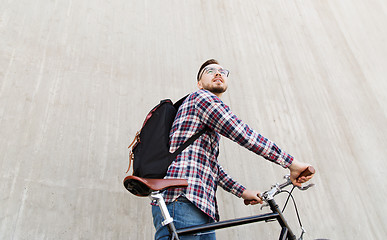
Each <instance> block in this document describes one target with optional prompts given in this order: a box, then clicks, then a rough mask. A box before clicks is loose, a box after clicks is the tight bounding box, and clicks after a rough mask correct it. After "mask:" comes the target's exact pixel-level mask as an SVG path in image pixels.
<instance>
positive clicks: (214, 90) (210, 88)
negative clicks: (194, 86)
mask: <svg viewBox="0 0 387 240" xmlns="http://www.w3.org/2000/svg"><path fill="white" fill-rule="evenodd" d="M204 89H206V90H208V91H210V92H212V93H224V92H225V91H226V90H227V86H204Z"/></svg>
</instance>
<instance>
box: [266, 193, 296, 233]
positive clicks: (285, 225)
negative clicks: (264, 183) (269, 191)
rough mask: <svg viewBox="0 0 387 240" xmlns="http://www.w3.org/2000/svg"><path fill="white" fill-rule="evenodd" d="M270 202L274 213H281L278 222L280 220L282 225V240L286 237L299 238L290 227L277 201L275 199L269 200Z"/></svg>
mask: <svg viewBox="0 0 387 240" xmlns="http://www.w3.org/2000/svg"><path fill="white" fill-rule="evenodd" d="M268 203H269V205H270V208H271V210H272V211H273V212H274V213H278V215H279V216H278V222H279V224H280V225H281V227H282V230H281V235H280V237H279V239H280V240H286V239H290V240H296V239H297V238H296V235H294V233H293V232H292V230H291V229H290V228H289V225H288V223H287V222H286V220H285V217H284V215H283V214H282V211H281V210H280V209H279V207H278V205H277V203H276V202H275V201H274V199H270V200H268Z"/></svg>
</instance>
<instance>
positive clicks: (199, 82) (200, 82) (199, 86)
mask: <svg viewBox="0 0 387 240" xmlns="http://www.w3.org/2000/svg"><path fill="white" fill-rule="evenodd" d="M198 88H199V89H203V85H202V81H200V80H199V81H198Z"/></svg>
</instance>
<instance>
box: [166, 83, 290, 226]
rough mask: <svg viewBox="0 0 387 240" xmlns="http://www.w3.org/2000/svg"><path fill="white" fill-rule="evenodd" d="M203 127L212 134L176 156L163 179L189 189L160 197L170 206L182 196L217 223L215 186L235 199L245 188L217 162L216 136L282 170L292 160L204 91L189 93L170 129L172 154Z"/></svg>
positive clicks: (217, 142)
mask: <svg viewBox="0 0 387 240" xmlns="http://www.w3.org/2000/svg"><path fill="white" fill-rule="evenodd" d="M205 126H208V127H209V128H210V129H211V130H213V131H206V132H205V133H204V134H203V135H202V136H200V138H199V139H197V140H196V141H195V142H194V143H192V144H191V145H190V146H189V147H187V148H186V149H185V150H184V151H183V152H182V153H181V154H179V155H178V156H177V158H176V159H175V161H173V163H172V164H171V165H170V166H169V168H168V172H167V175H166V177H165V178H184V179H187V180H188V187H187V188H184V189H182V188H176V189H169V190H166V191H165V192H163V196H164V199H165V201H166V202H167V203H169V202H173V201H174V200H175V199H177V198H178V197H179V196H181V195H184V196H185V197H186V198H187V199H189V200H190V201H191V202H192V203H193V204H195V205H196V206H197V207H198V208H199V209H201V210H202V211H203V212H205V213H206V214H208V215H209V216H210V217H212V218H213V219H214V220H217V221H219V214H218V206H217V202H216V196H215V193H216V189H217V186H218V185H219V186H220V187H222V188H223V189H225V190H226V191H228V192H231V193H232V194H234V195H236V196H237V197H241V196H242V193H243V191H244V190H245V189H246V188H245V187H244V186H242V185H241V184H239V183H238V182H236V181H235V180H233V179H232V178H231V177H230V176H229V175H228V174H227V173H226V172H225V171H224V169H223V167H222V166H220V165H219V163H218V161H217V157H218V154H219V140H220V135H219V134H221V135H223V136H225V137H227V138H229V139H231V140H233V141H235V142H237V143H238V144H240V145H241V146H243V147H245V148H247V149H249V150H251V151H253V152H255V153H257V154H258V155H261V156H263V157H264V158H266V159H268V160H270V161H272V162H275V163H277V164H279V165H281V166H283V167H288V166H289V165H290V164H291V162H292V161H293V157H292V156H290V155H289V154H287V153H285V152H284V151H281V149H279V148H278V147H277V146H276V145H275V144H274V143H273V142H271V141H270V140H268V139H266V138H265V137H263V136H262V135H260V134H258V133H257V132H255V131H254V130H253V129H251V128H250V127H249V126H247V124H245V123H243V122H242V121H241V120H240V119H238V118H237V116H235V115H234V114H233V113H232V112H231V110H230V108H229V107H228V106H227V105H225V104H224V103H223V102H222V101H221V100H220V99H219V98H218V97H217V96H216V95H214V94H213V93H211V92H209V91H207V90H198V91H196V92H194V93H192V94H190V95H189V96H188V97H187V99H186V100H185V101H184V102H183V104H182V105H181V107H180V108H179V110H178V112H177V115H176V118H175V120H174V123H173V125H172V128H171V133H170V152H174V151H175V150H176V149H177V148H178V147H179V146H180V145H182V144H183V143H184V142H185V141H186V140H187V139H188V138H190V137H191V136H192V135H194V134H195V133H197V132H198V131H200V130H201V129H202V128H204V127H205Z"/></svg>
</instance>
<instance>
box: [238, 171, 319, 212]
mask: <svg viewBox="0 0 387 240" xmlns="http://www.w3.org/2000/svg"><path fill="white" fill-rule="evenodd" d="M315 172H316V170H315V169H314V167H312V166H309V167H307V168H306V169H305V170H304V171H303V172H302V173H301V174H300V175H299V176H298V177H297V180H298V179H299V178H300V177H307V176H310V175H313V174H314V173H315ZM291 183H292V182H291V181H290V178H288V180H287V182H286V183H283V184H281V185H278V184H277V186H278V188H279V190H280V189H282V188H284V187H286V186H288V185H290V184H291ZM273 196H274V195H273ZM252 201H254V200H246V199H245V200H244V203H245V205H249V204H250V203H251V202H252Z"/></svg>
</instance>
